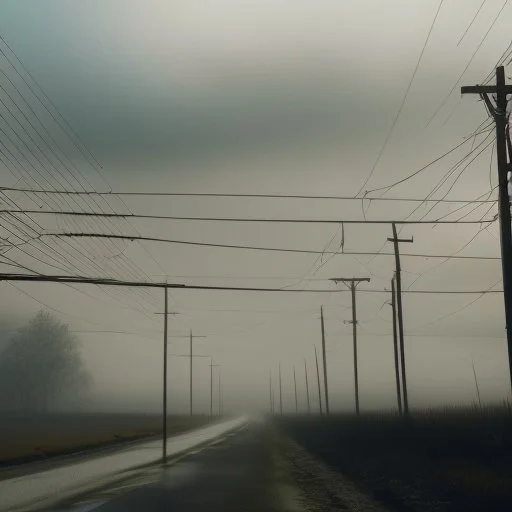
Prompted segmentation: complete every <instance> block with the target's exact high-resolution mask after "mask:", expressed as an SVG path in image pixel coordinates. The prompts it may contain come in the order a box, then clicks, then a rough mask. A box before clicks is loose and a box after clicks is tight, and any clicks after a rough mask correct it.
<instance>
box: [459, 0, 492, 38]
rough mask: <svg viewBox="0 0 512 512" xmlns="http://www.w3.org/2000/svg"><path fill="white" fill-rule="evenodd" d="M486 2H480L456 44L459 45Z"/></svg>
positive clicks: (485, 0)
mask: <svg viewBox="0 0 512 512" xmlns="http://www.w3.org/2000/svg"><path fill="white" fill-rule="evenodd" d="M486 3H487V0H482V3H481V4H480V6H479V7H478V9H477V10H476V12H475V14H474V16H473V18H471V21H470V22H469V25H468V26H467V27H466V30H464V33H463V34H462V36H461V37H460V39H459V41H458V42H457V46H459V45H460V43H462V41H463V40H464V38H465V37H466V35H467V33H468V32H469V30H470V29H471V27H472V26H473V24H474V23H475V21H476V19H477V18H478V15H479V14H480V11H481V10H482V8H483V7H484V5H485V4H486Z"/></svg>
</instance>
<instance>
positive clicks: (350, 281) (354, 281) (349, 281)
mask: <svg viewBox="0 0 512 512" xmlns="http://www.w3.org/2000/svg"><path fill="white" fill-rule="evenodd" d="M331 281H334V282H335V283H339V282H342V283H343V284H344V285H345V286H347V287H348V288H349V290H350V292H351V295H352V322H351V323H352V339H353V347H354V390H355V402H356V414H359V372H358V365H357V312H356V286H357V285H358V284H359V283H362V282H367V283H369V282H370V278H369V277H352V278H344V277H336V278H334V279H331Z"/></svg>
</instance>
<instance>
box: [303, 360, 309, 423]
mask: <svg viewBox="0 0 512 512" xmlns="http://www.w3.org/2000/svg"><path fill="white" fill-rule="evenodd" d="M304 375H305V376H306V402H307V404H308V414H311V404H310V402H309V382H308V364H307V363H306V360H305V359H304Z"/></svg>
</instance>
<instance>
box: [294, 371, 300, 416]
mask: <svg viewBox="0 0 512 512" xmlns="http://www.w3.org/2000/svg"><path fill="white" fill-rule="evenodd" d="M293 385H294V387H295V412H296V413H297V412H299V402H298V401H297V378H296V377H295V366H294V367H293Z"/></svg>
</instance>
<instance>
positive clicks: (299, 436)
mask: <svg viewBox="0 0 512 512" xmlns="http://www.w3.org/2000/svg"><path fill="white" fill-rule="evenodd" d="M276 422H277V425H278V427H279V429H280V430H281V432H282V433H285V434H287V435H289V436H290V437H291V438H292V439H294V440H295V441H296V442H297V443H298V444H299V445H300V446H302V447H303V448H305V449H306V450H307V451H308V452H309V453H310V454H312V455H313V456H314V457H316V458H317V459H318V460H320V461H322V462H324V463H326V464H327V465H328V466H330V467H331V468H333V469H335V470H336V471H338V472H339V473H340V474H342V475H343V476H345V477H348V478H350V479H351V480H352V481H353V482H354V483H355V484H357V485H358V486H359V487H360V488H361V489H362V490H363V491H364V492H365V493H366V494H367V495H368V496H371V497H372V498H373V499H375V500H376V501H378V502H380V503H381V504H383V505H384V506H386V507H387V508H389V509H391V510H397V511H404V512H411V511H421V512H433V511H436V512H440V511H442V512H444V511H452V510H464V511H465V512H470V511H488V510H492V511H505V510H506V511H510V510H511V505H510V504H511V503H512V413H511V411H510V410H509V408H508V407H498V408H491V407H490V408H486V409H482V410H480V409H477V408H475V409H468V410H464V409H453V410H441V411H425V412H417V413H413V414H412V415H411V417H410V418H409V419H404V418H400V417H398V416H396V415H393V414H363V415H361V417H359V418H357V417H354V416H350V415H331V416H330V417H313V416H312V417H305V416H303V417H293V416H289V417H283V418H278V419H276Z"/></svg>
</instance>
